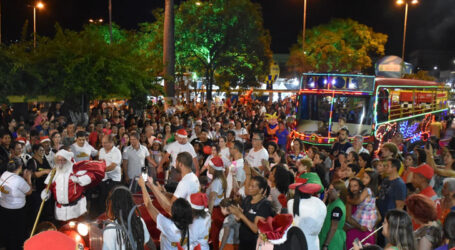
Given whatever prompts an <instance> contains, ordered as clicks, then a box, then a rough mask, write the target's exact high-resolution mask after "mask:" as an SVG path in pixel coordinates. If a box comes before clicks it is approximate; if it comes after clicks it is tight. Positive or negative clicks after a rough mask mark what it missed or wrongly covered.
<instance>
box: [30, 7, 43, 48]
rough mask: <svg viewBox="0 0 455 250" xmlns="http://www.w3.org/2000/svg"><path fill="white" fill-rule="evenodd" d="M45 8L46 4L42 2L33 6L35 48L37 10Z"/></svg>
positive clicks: (34, 45)
mask: <svg viewBox="0 0 455 250" xmlns="http://www.w3.org/2000/svg"><path fill="white" fill-rule="evenodd" d="M37 8H38V9H42V8H44V4H43V3H42V2H38V3H36V4H35V5H33V48H36V9H37Z"/></svg>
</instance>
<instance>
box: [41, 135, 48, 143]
mask: <svg viewBox="0 0 455 250" xmlns="http://www.w3.org/2000/svg"><path fill="white" fill-rule="evenodd" d="M47 141H48V142H50V141H51V139H49V136H41V137H40V143H44V142H47Z"/></svg>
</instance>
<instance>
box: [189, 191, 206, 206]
mask: <svg viewBox="0 0 455 250" xmlns="http://www.w3.org/2000/svg"><path fill="white" fill-rule="evenodd" d="M190 204H191V207H192V208H193V209H196V210H203V209H205V208H206V207H207V206H208V204H209V202H208V199H207V195H206V194H205V193H201V192H199V193H194V194H192V195H191V196H190Z"/></svg>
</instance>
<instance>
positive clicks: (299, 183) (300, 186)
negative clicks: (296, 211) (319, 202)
mask: <svg viewBox="0 0 455 250" xmlns="http://www.w3.org/2000/svg"><path fill="white" fill-rule="evenodd" d="M307 182H308V179H304V178H297V179H296V183H293V184H291V185H289V189H297V190H299V191H300V192H302V193H304V194H315V193H318V192H319V191H321V185H319V184H317V183H307Z"/></svg>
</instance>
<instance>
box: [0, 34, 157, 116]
mask: <svg viewBox="0 0 455 250" xmlns="http://www.w3.org/2000/svg"><path fill="white" fill-rule="evenodd" d="M106 32H107V27H105V26H97V25H88V26H85V27H84V29H83V30H82V31H80V32H76V31H71V30H63V29H62V28H61V27H60V26H59V25H56V35H55V37H53V38H47V37H40V39H39V40H38V45H39V46H38V47H37V48H36V49H33V47H32V44H31V42H30V41H23V42H19V43H16V44H12V45H10V46H8V47H6V48H3V49H1V51H0V57H1V59H2V62H1V63H0V72H1V73H3V72H5V74H2V76H0V83H2V84H1V85H2V86H3V88H6V89H5V91H6V92H5V93H8V94H9V95H14V94H18V95H27V96H31V97H32V96H36V95H47V96H55V97H56V98H58V99H63V100H65V101H66V102H68V103H70V104H71V105H72V106H73V107H79V104H80V102H81V100H82V97H84V98H85V99H88V100H91V99H99V98H101V99H103V98H110V97H127V98H131V99H134V100H136V101H139V103H141V102H145V101H146V95H147V94H149V93H150V91H151V90H158V91H160V88H159V87H158V85H157V84H154V77H155V76H156V74H157V72H153V71H152V70H151V69H152V68H153V67H151V66H150V63H149V62H148V61H147V59H146V58H145V57H142V56H139V53H138V50H137V44H138V42H137V38H136V36H135V34H134V33H131V32H128V31H125V30H120V29H119V28H118V27H116V28H115V29H114V32H113V34H114V36H113V38H114V39H113V42H112V44H109V43H108V42H109V35H107V40H106ZM3 59H4V60H3ZM2 91H3V89H2Z"/></svg>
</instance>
